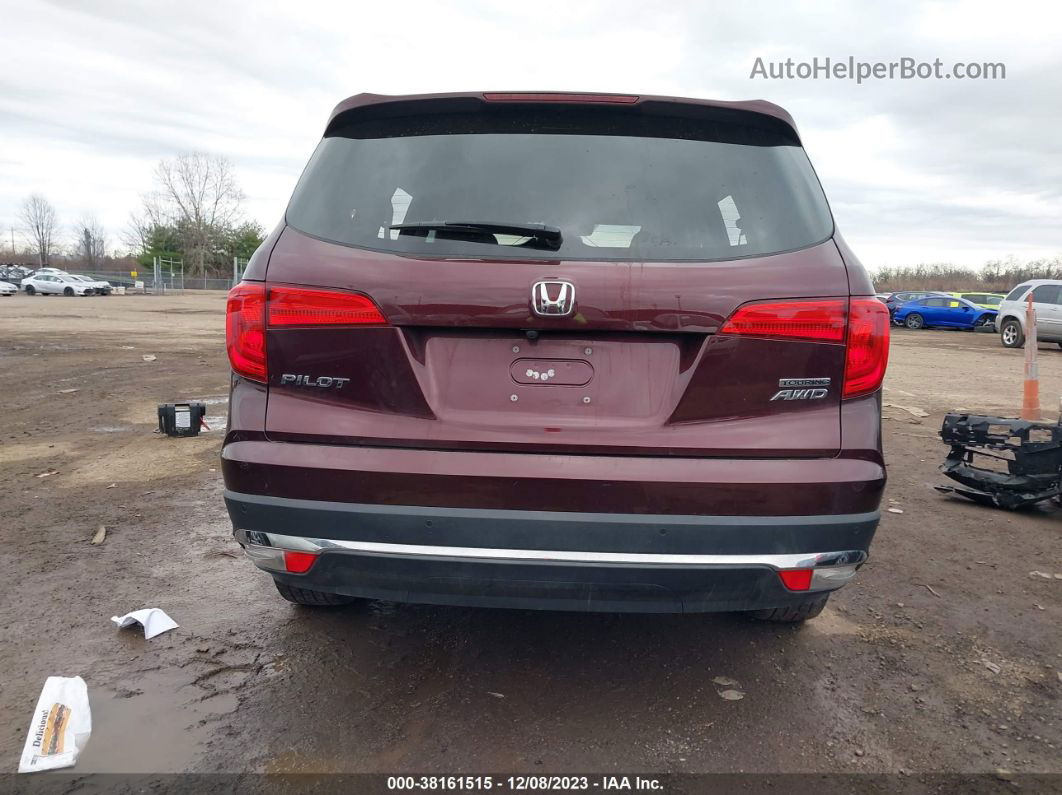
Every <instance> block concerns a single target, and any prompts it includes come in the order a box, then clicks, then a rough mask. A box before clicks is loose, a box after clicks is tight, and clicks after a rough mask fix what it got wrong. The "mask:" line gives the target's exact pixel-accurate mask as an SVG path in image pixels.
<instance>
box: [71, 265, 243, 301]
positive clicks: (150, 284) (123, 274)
mask: <svg viewBox="0 0 1062 795" xmlns="http://www.w3.org/2000/svg"><path fill="white" fill-rule="evenodd" d="M247 263H248V260H247V259H245V258H242V257H234V258H233V261H232V275H231V276H186V275H185V272H184V262H183V260H179V259H166V258H161V257H156V258H155V259H154V260H153V261H152V263H151V265H148V266H147V267H146V268H145V269H144V270H143V271H139V270H137V271H120V272H117V271H82V273H83V274H84V275H85V276H88V277H89V278H92V279H101V280H103V281H108V282H110V283H111V284H112V285H113V286H115V287H125V288H126V289H128V290H141V289H142V290H143V291H144V292H145V293H149V294H153V295H164V294H166V293H174V292H181V291H182V290H228V289H229V288H230V287H232V286H234V285H235V284H237V283H238V282H239V280H240V277H241V276H242V275H243V271H244V269H245V268H246V267H247Z"/></svg>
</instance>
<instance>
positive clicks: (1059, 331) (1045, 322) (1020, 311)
mask: <svg viewBox="0 0 1062 795" xmlns="http://www.w3.org/2000/svg"><path fill="white" fill-rule="evenodd" d="M1030 290H1032V300H1033V310H1034V311H1035V312H1036V339H1037V341H1038V342H1057V343H1058V345H1059V347H1060V348H1062V280H1059V279H1030V280H1029V281H1027V282H1022V283H1021V284H1019V285H1018V286H1017V287H1015V288H1014V289H1013V290H1011V291H1010V292H1009V293H1007V296H1006V298H1004V299H1003V300H1002V301H1000V302H999V307H998V309H997V310H996V311H997V314H996V331H997V332H998V333H999V339H1000V341H1001V342H1002V343H1003V345H1004V346H1005V347H1007V348H1021V347H1022V346H1024V345H1025V334H1026V331H1027V329H1026V328H1025V312H1026V306H1027V301H1028V298H1029V291H1030Z"/></svg>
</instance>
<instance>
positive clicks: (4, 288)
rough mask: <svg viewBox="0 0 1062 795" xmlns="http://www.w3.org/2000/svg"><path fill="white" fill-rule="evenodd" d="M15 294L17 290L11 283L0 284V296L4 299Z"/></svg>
mask: <svg viewBox="0 0 1062 795" xmlns="http://www.w3.org/2000/svg"><path fill="white" fill-rule="evenodd" d="M17 292H18V288H17V287H15V285H13V284H12V283H11V282H0V295H2V296H4V298H10V297H11V296H13V295H14V294H15V293H17Z"/></svg>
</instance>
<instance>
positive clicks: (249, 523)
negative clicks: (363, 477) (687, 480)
mask: <svg viewBox="0 0 1062 795" xmlns="http://www.w3.org/2000/svg"><path fill="white" fill-rule="evenodd" d="M225 500H226V504H227V505H228V509H229V515H230V517H231V518H232V522H233V527H234V530H235V535H236V538H237V540H238V541H239V542H240V543H241V545H242V546H243V547H244V549H245V550H246V551H247V554H248V556H249V557H251V559H252V560H253V561H254V562H255V564H256V565H257V566H259V568H262V569H263V570H265V571H267V572H269V573H270V574H271V575H272V576H273V577H275V578H276V579H277V580H280V581H282V582H286V583H289V584H290V585H294V586H297V587H300V588H307V589H310V590H317V591H326V592H331V593H337V594H343V595H347V596H356V597H365V598H371V599H385V600H392V601H400V602H426V603H434V604H451V605H472V606H485V607H516V608H535V609H555V610H596V611H617V612H706V611H738V610H758V609H763V608H773V607H783V606H786V605H792V604H797V603H800V602H803V601H806V600H807V599H808V598H809V597H810V596H813V595H814V594H815V593H816V592H821V591H826V590H832V589H835V588H838V587H840V586H841V585H843V584H844V583H845V582H847V580H848V579H850V578H851V576H852V575H853V574H854V573H855V570H856V569H857V568H858V566H859V565H861V564H862V562H863V561H864V560H865V559H866V552H867V549H868V548H869V546H870V541H871V539H872V538H873V535H874V530H875V528H876V527H877V523H878V514H877V513H867V514H854V515H842V516H790V517H777V516H769V517H743V516H667V515H644V514H599V513H593V514H590V513H566V512H552V511H501V510H479V509H460V508H421V507H413V506H386V505H359V504H349V503H333V502H317V501H309V500H292V499H281V498H272V497H261V496H256V495H247V494H237V493H233V492H228V493H226V496H225ZM285 550H287V551H293V552H308V553H311V554H314V555H316V556H317V558H316V560H315V562H314V563H313V565H312V567H311V568H310V569H309V571H307V572H306V573H305V574H294V573H291V572H289V571H287V570H286V564H285V556H284V551H285ZM805 570H806V571H808V572H809V574H808V575H807V576H808V577H810V578H811V581H810V584H809V586H808V588H806V589H804V590H790V588H787V587H786V585H785V584H783V581H782V578H781V576H780V572H796V571H805Z"/></svg>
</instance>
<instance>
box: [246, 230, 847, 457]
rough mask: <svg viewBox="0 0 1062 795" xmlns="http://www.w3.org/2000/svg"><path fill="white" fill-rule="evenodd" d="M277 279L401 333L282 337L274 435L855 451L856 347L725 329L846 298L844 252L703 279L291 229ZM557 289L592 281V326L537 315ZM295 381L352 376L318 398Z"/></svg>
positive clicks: (707, 271)
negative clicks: (422, 254)
mask: <svg viewBox="0 0 1062 795" xmlns="http://www.w3.org/2000/svg"><path fill="white" fill-rule="evenodd" d="M794 273H798V274H799V279H794V278H793V276H792V274H794ZM455 274H459V276H457V275H455ZM268 277H269V282H270V283H274V284H276V283H286V284H302V285H307V286H315V287H329V288H336V289H339V290H349V291H353V292H358V293H361V294H364V295H367V296H369V297H371V298H372V299H373V300H374V301H375V302H376V304H377V305H378V306H379V307H380V309H381V310H382V312H383V315H384V316H385V317H386V318H387V320H388V321H389V323H390V324H391V325H390V327H372V328H283V329H270V330H269V331H268V334H267V340H268V342H267V344H268V357H269V371H270V376H269V378H270V384H269V400H268V409H267V418H266V427H267V432H268V434H269V436H270V437H271V438H274V439H278V440H281V439H283V440H287V441H299V440H302V441H317V442H321V441H327V442H334V443H349V444H373V445H381V444H386V445H406V446H416V447H428V448H439V449H455V448H464V449H492V450H500V449H521V450H528V451H532V450H533V451H585V452H610V451H611V452H617V453H645V454H654V455H659V454H673V455H683V456H689V455H698V456H754V457H763V456H828V455H833V454H834V453H835V452H836V451H837V450H838V448H839V446H840V438H839V433H840V430H839V403H840V384H841V381H842V378H843V375H844V346H843V345H842V344H837V343H830V342H815V341H804V340H790V339H770V338H766V339H765V338H753V337H741V336H731V335H721V334H718V331H719V329H720V326H721V325H722V323H723V321H724V320H725V319H726V318H727V317H728V316H730V315H731V314H732V313H733V311H734V310H735V309H736V308H737V307H738V306H740V305H742V304H743V303H746V302H748V301H751V300H756V301H762V300H764V299H782V298H787V299H789V298H805V297H806V298H818V297H824V296H843V297H846V296H847V276H846V272H845V268H844V264H843V262H842V261H841V259H840V256H839V255H838V253H837V249H836V247H835V246H834V245H833V243H832V242H827V243H824V244H822V245H819V246H815V247H813V248H810V249H807V250H804V251H800V252H793V253H788V254H780V255H775V256H771V257H765V258H756V259H750V260H741V261H738V262H734V263H718V262H717V263H712V264H711V265H707V266H699V267H693V268H691V267H690V266H688V265H685V264H680V265H676V264H674V263H670V264H669V263H659V264H642V263H617V262H607V263H601V262H541V261H530V262H529V261H510V262H503V263H499V262H495V261H463V262H460V263H455V262H437V261H423V260H417V259H411V258H407V257H400V256H394V255H389V254H384V253H379V252H370V251H362V250H358V249H352V248H348V247H342V246H336V245H334V244H331V243H326V242H323V241H319V240H316V239H313V238H310V237H308V236H306V235H303V234H301V233H299V232H297V231H295V230H293V229H290V228H289V229H287V230H285V232H284V234H283V236H282V237H281V239H280V241H279V242H278V244H277V246H276V248H275V249H274V251H273V254H272V257H271V259H270V263H269V270H268ZM545 278H558V279H564V280H567V281H570V282H571V283H572V284H574V285H576V295H577V302H578V312H577V313H576V314H573V316H571V317H568V318H541V317H536V316H535V315H533V313H532V311H531V308H530V302H531V290H532V285H533V284H534V283H535V282H537V281H539V280H542V279H545ZM797 284H799V288H797V287H796V285H797ZM528 329H534V330H537V331H538V332H539V335H538V339H537V340H534V341H531V340H529V339H528V335H527V333H526V332H527V330H528ZM550 370H553V371H554V375H553V376H550V377H548V378H547V380H545V381H543V380H542V378H541V376H542V375H543V374H546V375H548V374H549V372H550ZM529 371H530V372H531V373H532V374H531V375H530V376H529V375H528V372H529ZM534 373H538V374H539V377H538V378H535V377H534ZM285 375H289V376H290V375H296V376H298V375H305V376H308V377H309V379H310V380H311V381H312V382H316V381H317V379H319V378H321V377H326V378H332V379H338V378H345V379H349V381H348V382H346V383H344V384H343V385H342V388H340V389H336V388H318V387H309V386H306V385H304V384H297V383H293V382H292V379H290V378H287V379H284V378H283V376H285ZM809 378H815V379H829V384H830V387H829V388H827V391H826V394H825V396H823V397H819V398H804V399H785V398H786V397H788V396H783V398H782V399H774V400H772V397H775V396H776V395H777V393H778V392H779V391H780V390H781V388H782V386H784V381H785V380H786V379H809ZM284 381H287V382H288V383H283V382H284Z"/></svg>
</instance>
